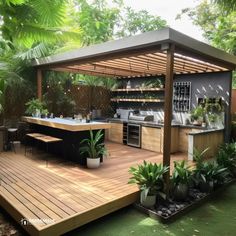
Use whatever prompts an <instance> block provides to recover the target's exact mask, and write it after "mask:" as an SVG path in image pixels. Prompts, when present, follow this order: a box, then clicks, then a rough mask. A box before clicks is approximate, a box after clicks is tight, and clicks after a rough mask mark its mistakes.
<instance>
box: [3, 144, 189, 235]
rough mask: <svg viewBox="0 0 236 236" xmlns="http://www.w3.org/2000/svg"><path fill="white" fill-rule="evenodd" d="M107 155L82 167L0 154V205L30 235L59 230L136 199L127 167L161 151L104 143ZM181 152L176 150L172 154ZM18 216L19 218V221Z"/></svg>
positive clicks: (39, 157) (151, 158) (157, 157)
mask: <svg viewBox="0 0 236 236" xmlns="http://www.w3.org/2000/svg"><path fill="white" fill-rule="evenodd" d="M107 147H108V150H109V157H108V158H106V159H105V160H104V163H103V164H102V166H101V168H99V169H96V170H88V169H85V168H83V167H81V166H79V165H76V164H73V163H66V162H62V161H60V160H58V159H55V158H53V157H52V158H50V159H49V166H48V167H46V164H45V160H44V158H43V157H45V155H46V154H40V155H39V154H37V155H34V156H32V155H31V156H30V155H29V156H28V157H25V156H24V155H23V152H22V151H19V150H18V152H17V154H14V153H12V152H5V153H1V154H0V179H1V186H0V205H1V206H2V207H3V208H5V209H6V211H7V212H8V213H9V214H10V215H11V216H12V217H13V218H14V219H15V220H16V221H17V222H18V223H20V224H21V223H22V222H23V220H22V219H27V220H28V221H30V222H31V223H30V224H29V223H28V224H27V225H23V224H21V225H22V227H23V228H24V229H25V230H26V231H27V232H28V233H29V234H30V235H34V236H37V235H60V234H63V233H65V232H68V231H70V230H72V229H75V228H77V227H79V226H81V225H84V224H86V223H88V222H90V221H93V220H95V219H97V218H100V217H102V216H104V215H107V214H109V213H111V212H113V211H116V210H118V209H120V208H122V207H125V206H127V205H129V204H132V203H133V202H135V201H136V200H137V199H138V196H139V194H138V188H137V187H136V186H134V185H129V184H127V182H128V179H129V173H128V169H129V167H130V166H132V165H136V164H138V163H141V162H142V161H143V160H144V159H145V160H148V161H153V162H154V161H155V162H161V160H162V155H158V154H157V153H154V152H149V151H145V150H140V149H136V148H131V147H128V146H123V145H120V144H114V143H107ZM183 158H185V156H183V155H181V154H178V155H175V156H173V158H172V160H180V159H183ZM25 222H26V221H24V222H23V223H25Z"/></svg>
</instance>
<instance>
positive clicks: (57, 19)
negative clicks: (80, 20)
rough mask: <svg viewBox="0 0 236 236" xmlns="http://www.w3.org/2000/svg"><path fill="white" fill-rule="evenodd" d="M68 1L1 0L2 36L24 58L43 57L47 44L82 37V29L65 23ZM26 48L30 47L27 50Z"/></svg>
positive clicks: (0, 25) (0, 24)
mask: <svg viewBox="0 0 236 236" xmlns="http://www.w3.org/2000/svg"><path fill="white" fill-rule="evenodd" d="M67 3H68V1H59V0H7V1H1V2H0V37H2V39H4V40H6V41H8V42H11V43H12V44H13V45H14V46H15V47H17V48H18V50H19V51H21V52H22V51H23V52H24V53H20V54H19V55H20V56H21V57H23V58H32V57H41V56H44V55H45V54H46V53H47V52H48V50H49V49H50V47H49V48H48V47H47V46H48V44H51V45H52V44H54V43H55V42H60V43H62V42H65V41H68V40H71V39H73V40H77V41H78V40H79V39H80V37H79V32H80V30H79V29H76V28H73V29H72V28H70V27H68V26H65V25H66V22H65V19H68V17H69V16H68V15H67V6H68V5H67ZM26 49H30V50H29V51H27V52H26V53H25V50H26Z"/></svg>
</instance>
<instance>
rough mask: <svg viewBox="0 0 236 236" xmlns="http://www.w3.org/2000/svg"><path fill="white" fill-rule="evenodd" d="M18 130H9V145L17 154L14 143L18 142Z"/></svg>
mask: <svg viewBox="0 0 236 236" xmlns="http://www.w3.org/2000/svg"><path fill="white" fill-rule="evenodd" d="M17 131H18V129H17V128H8V129H7V134H8V143H9V144H10V148H11V149H12V150H13V151H14V152H15V153H16V149H15V145H14V142H15V141H17Z"/></svg>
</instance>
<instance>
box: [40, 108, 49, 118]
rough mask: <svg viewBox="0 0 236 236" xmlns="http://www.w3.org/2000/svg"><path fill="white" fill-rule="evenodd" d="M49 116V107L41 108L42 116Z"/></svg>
mask: <svg viewBox="0 0 236 236" xmlns="http://www.w3.org/2000/svg"><path fill="white" fill-rule="evenodd" d="M47 116H48V109H42V110H41V118H47Z"/></svg>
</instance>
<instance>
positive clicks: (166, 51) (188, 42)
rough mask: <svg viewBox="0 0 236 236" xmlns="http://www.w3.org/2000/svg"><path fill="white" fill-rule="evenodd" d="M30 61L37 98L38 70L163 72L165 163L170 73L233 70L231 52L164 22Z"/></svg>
mask: <svg viewBox="0 0 236 236" xmlns="http://www.w3.org/2000/svg"><path fill="white" fill-rule="evenodd" d="M33 66H34V67H35V68H36V69H37V84H38V91H37V93H38V98H39V99H41V98H42V79H43V78H42V70H55V71H68V72H75V73H80V74H88V75H97V76H103V77H104V76H107V77H115V78H123V77H128V78H134V79H135V78H137V77H141V76H142V77H143V76H153V75H164V77H165V101H164V114H165V115H164V135H163V164H164V165H166V166H170V147H171V138H170V137H171V119H172V97H173V78H174V75H176V74H194V73H212V72H223V71H232V70H234V69H235V67H236V57H235V56H233V55H230V54H228V53H226V52H224V51H221V50H219V49H216V48H214V47H212V46H209V45H207V44H205V43H202V42H200V41H197V40H195V39H193V38H191V37H189V36H187V35H184V34H182V33H180V32H177V31H175V30H173V29H171V28H165V29H162V30H157V31H152V32H148V33H144V34H140V35H137V36H132V37H128V38H124V39H120V40H115V41H110V42H106V43H102V44H98V45H93V46H89V47H84V48H80V49H77V50H73V51H71V52H65V53H62V54H58V55H53V56H49V57H45V58H41V59H37V60H35V61H33ZM226 79H227V78H226ZM228 79H229V78H228ZM169 176H170V172H168V173H167V174H166V176H165V179H166V181H167V186H169V185H168V183H169Z"/></svg>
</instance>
